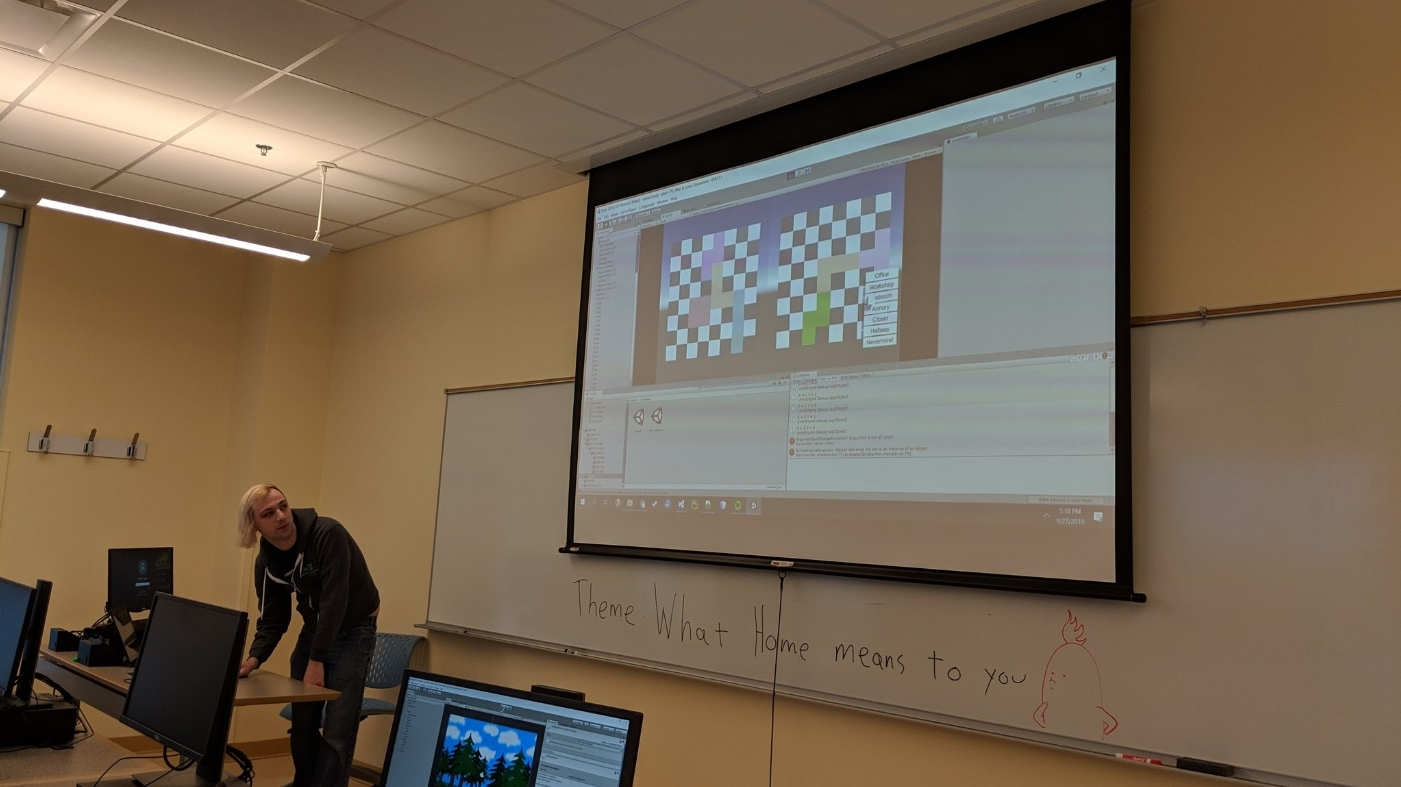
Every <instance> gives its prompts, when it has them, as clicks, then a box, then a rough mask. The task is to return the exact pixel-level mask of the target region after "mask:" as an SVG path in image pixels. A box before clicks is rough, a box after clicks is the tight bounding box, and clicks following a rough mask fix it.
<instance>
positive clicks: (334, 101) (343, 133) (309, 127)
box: [229, 76, 420, 148]
mask: <svg viewBox="0 0 1401 787" xmlns="http://www.w3.org/2000/svg"><path fill="white" fill-rule="evenodd" d="M229 111H230V112H233V113H234V114H237V115H242V116H244V117H248V118H252V119H254V120H261V121H263V122H264V123H271V124H272V125H274V126H281V127H282V128H286V129H292V130H293V131H297V132H300V133H302V134H309V135H311V136H313V137H320V138H321V139H329V140H330V141H332V142H337V143H340V144H342V145H349V146H350V147H353V148H358V147H362V146H364V145H368V144H369V143H371V142H374V141H375V140H377V139H380V138H382V137H385V136H387V135H389V134H392V133H394V132H395V131H398V130H399V129H401V128H404V127H405V126H410V125H412V124H414V123H416V122H418V121H419V119H420V118H419V117H418V116H417V115H412V114H409V113H408V112H404V111H403V110H399V109H395V108H393V107H387V106H385V105H383V104H380V103H376V102H374V101H370V100H369V99H366V98H361V97H360V96H357V95H355V94H353V93H347V92H345V91H343V90H336V89H335V88H330V87H326V86H324V85H318V84H315V83H313V82H308V81H306V80H304V79H298V78H296V77H293V76H284V77H282V78H281V79H279V80H277V81H276V82H273V83H272V84H270V85H268V86H267V87H265V88H263V89H262V90H259V91H258V92H257V93H254V94H253V95H251V96H249V97H248V98H245V99H244V100H242V101H240V102H238V103H237V104H234V105H233V106H232V107H230V108H229Z"/></svg>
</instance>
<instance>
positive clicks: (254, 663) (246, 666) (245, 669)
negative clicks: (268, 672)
mask: <svg viewBox="0 0 1401 787" xmlns="http://www.w3.org/2000/svg"><path fill="white" fill-rule="evenodd" d="M257 668H258V660H257V659H255V658H253V657H252V656H249V657H248V660H247V661H244V662H243V666H241V667H239V668H238V676H239V677H240V678H246V677H248V673H250V672H252V671H253V670H255V669H257Z"/></svg>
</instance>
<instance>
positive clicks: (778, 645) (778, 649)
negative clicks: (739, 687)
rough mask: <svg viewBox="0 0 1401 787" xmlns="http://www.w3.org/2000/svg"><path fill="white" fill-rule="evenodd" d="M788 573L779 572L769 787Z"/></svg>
mask: <svg viewBox="0 0 1401 787" xmlns="http://www.w3.org/2000/svg"><path fill="white" fill-rule="evenodd" d="M787 576H788V572H787V571H780V572H778V627H777V628H776V629H775V630H774V633H773V689H772V690H771V691H770V692H769V787H773V730H774V719H775V718H776V717H777V715H778V654H779V653H782V652H783V647H782V643H783V580H784V579H785V578H787Z"/></svg>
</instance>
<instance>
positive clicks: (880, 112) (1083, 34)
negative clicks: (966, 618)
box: [560, 0, 1145, 602]
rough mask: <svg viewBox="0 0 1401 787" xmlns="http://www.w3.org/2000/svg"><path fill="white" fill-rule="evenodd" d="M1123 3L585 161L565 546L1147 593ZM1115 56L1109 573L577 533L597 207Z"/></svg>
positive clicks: (995, 584)
mask: <svg viewBox="0 0 1401 787" xmlns="http://www.w3.org/2000/svg"><path fill="white" fill-rule="evenodd" d="M1129 14H1130V7H1129V3H1127V2H1123V1H1122V0H1106V2H1102V3H1098V4H1096V5H1092V6H1088V7H1086V8H1082V9H1079V10H1077V11H1072V12H1070V13H1067V14H1063V15H1060V16H1057V17H1053V18H1051V19H1048V20H1045V21H1042V22H1038V23H1036V24H1033V25H1029V26H1027V27H1023V28H1019V29H1017V30H1013V31H1010V32H1008V33H1004V34H1001V35H998V36H995V37H993V38H989V39H986V40H983V41H980V42H977V43H974V44H970V45H968V46H965V47H962V48H960V49H956V50H953V51H950V52H946V53H943V54H941V55H938V56H935V57H932V58H929V59H927V60H923V61H919V62H917V63H913V64H910V65H907V66H904V67H901V68H899V69H896V70H892V71H889V72H886V73H883V74H880V75H877V76H874V77H870V78H868V79H865V80H862V81H860V82H856V83H853V84H850V85H846V86H844V87H841V88H838V89H836V90H833V91H830V92H827V93H823V94H820V95H817V96H813V97H811V98H807V99H804V100H802V101H798V102H795V103H793V104H789V105H786V106H783V107H779V108H777V109H774V110H770V111H768V112H765V113H763V114H760V115H756V116H754V117H750V118H746V119H744V120H740V121H737V122H735V123H732V124H729V125H726V126H722V127H720V128H716V129H713V130H710V131H707V132H705V133H703V134H699V135H697V136H694V137H689V138H686V139H683V140H679V141H677V142H673V143H671V144H668V145H666V146H663V147H660V148H657V149H654V150H650V151H646V152H643V153H639V154H637V155H635V156H632V157H630V158H627V159H623V160H620V161H616V162H613V163H610V164H607V165H605V166H602V167H599V168H597V169H595V170H592V171H591V172H590V180H589V194H588V212H587V215H586V218H585V222H586V223H585V234H584V265H583V271H582V286H581V292H580V310H579V332H578V352H577V357H576V377H575V379H576V381H577V384H576V386H575V391H574V417H573V442H572V454H571V458H570V485H569V486H570V489H569V492H570V497H569V501H568V510H569V514H568V527H567V535H566V543H565V545H564V546H563V547H561V548H560V551H561V552H563V553H567V554H577V555H596V556H608V557H627V558H641V559H652V560H667V561H679V562H689V563H701V564H708V565H730V566H736V567H746V568H760V569H767V570H788V571H802V572H808V573H817V574H829V575H839V576H851V577H861V578H868V579H885V580H895V581H908V582H922V583H930V584H944V585H956V586H964V587H973V588H984V589H998V590H1012V591H1022V592H1033V593H1051V594H1059V595H1069V596H1080V597H1089V598H1103V599H1115V600H1126V601H1139V602H1141V601H1143V600H1144V598H1145V597H1144V595H1143V594H1141V593H1137V592H1135V590H1134V585H1133V538H1132V520H1133V516H1132V469H1131V458H1132V449H1131V442H1130V438H1131V429H1130V423H1131V413H1130V406H1129V403H1130V397H1129V385H1130V379H1131V373H1130V370H1131V368H1132V367H1131V365H1130V345H1129V290H1130V288H1129V147H1130V146H1129V115H1130V112H1129V107H1130V103H1129V102H1130V93H1131V91H1130V75H1131V71H1130V67H1131V58H1130V31H1129V21H1130V17H1129ZM1111 58H1112V59H1115V60H1116V69H1117V76H1116V79H1115V82H1116V86H1115V93H1116V99H1115V103H1116V111H1115V120H1114V123H1115V164H1114V166H1115V171H1114V188H1115V195H1114V225H1115V237H1114V254H1115V263H1114V264H1115V294H1114V337H1115V356H1116V376H1115V398H1116V403H1115V427H1114V428H1115V461H1114V474H1115V487H1116V489H1115V521H1114V527H1115V536H1114V573H1115V579H1114V581H1112V582H1100V581H1089V580H1074V579H1055V578H1044V577H1034V576H1021V575H1008V574H990V573H977V572H968V571H949V570H939V569H925V568H903V567H895V566H885V565H871V564H864V563H843V562H836V561H826V560H804V559H801V558H796V557H791V556H784V555H768V556H763V555H739V554H732V553H715V552H694V551H685V550H673V549H660V548H651V547H637V546H622V545H616V544H601V543H588V542H581V541H578V540H576V538H575V529H574V525H575V511H576V509H575V505H574V500H575V497H576V495H577V490H576V484H577V481H578V463H579V454H580V426H581V424H580V414H581V412H582V406H583V395H584V387H585V386H584V384H583V381H584V379H585V375H584V372H585V362H586V349H587V342H588V336H589V331H588V320H589V315H590V312H589V309H590V300H591V295H592V292H591V279H592V259H593V240H594V238H593V232H594V216H595V209H596V208H597V207H598V206H600V205H606V204H609V203H612V202H615V201H617V200H621V199H625V198H627V197H631V196H634V195H637V194H642V193H646V192H649V191H652V190H654V189H659V188H663V187H666V186H669V185H672V184H677V183H683V182H686V181H690V180H693V179H695V178H699V177H702V176H705V175H708V174H711V173H716V172H721V171H724V170H728V169H732V168H735V167H739V166H743V165H745V164H748V163H752V162H755V161H761V160H764V159H768V158H771V157H773V156H777V155H780V154H783V153H786V152H788V151H791V150H796V149H799V148H803V147H806V146H809V145H813V144H816V143H819V142H823V141H825V140H829V139H833V138H835V137H840V136H843V135H847V134H851V133H854V132H857V131H860V130H862V129H866V128H870V127H873V126H878V125H881V124H884V123H888V122H891V121H894V120H899V119H901V118H905V117H909V116H911V115H915V114H920V113H923V112H928V111H930V110H933V109H938V108H940V107H945V106H948V105H951V104H956V103H959V102H962V101H966V100H968V99H972V98H976V97H978V96H982V95H986V94H989V93H994V92H997V91H1000V90H1004V89H1007V88H1009V87H1013V86H1016V85H1020V84H1025V83H1028V82H1032V81H1035V80H1038V79H1041V78H1044V77H1047V76H1049V75H1052V74H1056V73H1060V72H1065V71H1070V70H1074V69H1076V68H1078V67H1081V66H1085V65H1088V64H1091V63H1095V62H1099V61H1103V60H1108V59H1111Z"/></svg>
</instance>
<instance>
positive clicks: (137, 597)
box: [107, 547, 175, 612]
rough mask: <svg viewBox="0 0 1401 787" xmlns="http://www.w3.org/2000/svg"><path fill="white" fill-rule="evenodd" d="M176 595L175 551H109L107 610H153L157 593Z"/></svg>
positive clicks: (155, 549) (143, 549)
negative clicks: (153, 602)
mask: <svg viewBox="0 0 1401 787" xmlns="http://www.w3.org/2000/svg"><path fill="white" fill-rule="evenodd" d="M174 592H175V549H174V548H173V547H140V548H136V549H109V550H107V609H108V610H112V609H115V608H116V607H125V608H126V611H127V612H141V611H144V610H147V609H150V608H151V602H152V601H154V600H155V597H156V594H157V593H174Z"/></svg>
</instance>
